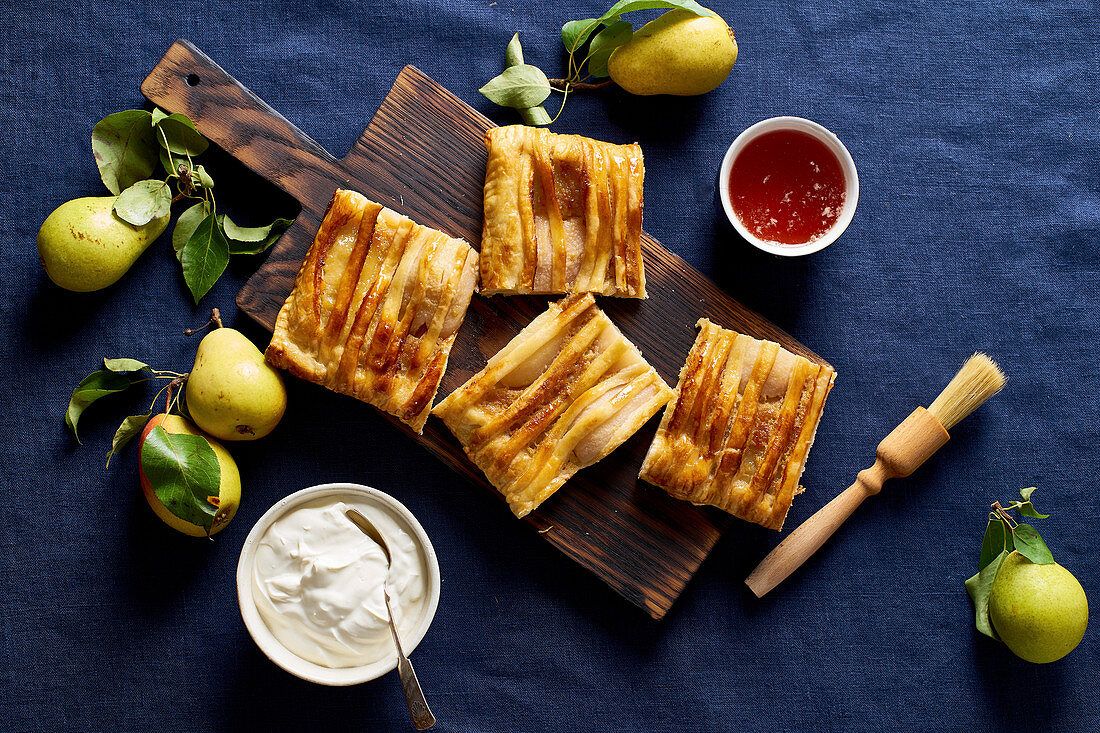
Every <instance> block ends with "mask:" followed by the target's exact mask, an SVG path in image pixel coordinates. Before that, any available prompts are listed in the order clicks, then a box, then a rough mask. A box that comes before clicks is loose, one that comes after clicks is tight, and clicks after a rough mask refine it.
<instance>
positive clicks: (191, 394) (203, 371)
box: [186, 328, 286, 440]
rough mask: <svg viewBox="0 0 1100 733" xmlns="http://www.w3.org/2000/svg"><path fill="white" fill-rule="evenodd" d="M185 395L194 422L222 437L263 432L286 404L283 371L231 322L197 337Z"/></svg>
mask: <svg viewBox="0 0 1100 733" xmlns="http://www.w3.org/2000/svg"><path fill="white" fill-rule="evenodd" d="M186 397H187V410H188V412H190V413H191V417H192V418H193V419H194V420H195V424H196V425H198V426H199V427H200V428H202V429H203V430H205V431H206V432H208V433H210V434H211V435H213V436H214V437H216V438H221V439H222V440H255V439H256V438H262V437H264V436H265V435H267V434H268V433H270V432H271V431H272V430H274V429H275V426H276V425H278V424H279V420H280V419H282V417H283V412H284V411H285V410H286V385H284V384H283V377H282V375H280V374H279V372H277V371H275V370H274V369H272V368H271V367H270V366H268V365H267V362H265V361H264V355H263V354H262V353H260V350H259V349H257V348H256V346H255V345H254V344H253V343H252V342H251V341H249V340H248V339H247V338H246V337H245V335H244V334H243V333H241V332H240V331H237V330H236V329H233V328H217V329H215V330H213V331H211V332H210V333H208V334H207V335H206V336H205V337H204V338H203V340H202V341H201V342H200V343H199V350H198V352H197V353H196V354H195V366H194V368H193V369H192V370H191V374H190V376H188V377H187V393H186Z"/></svg>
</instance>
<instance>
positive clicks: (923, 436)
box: [745, 352, 1006, 598]
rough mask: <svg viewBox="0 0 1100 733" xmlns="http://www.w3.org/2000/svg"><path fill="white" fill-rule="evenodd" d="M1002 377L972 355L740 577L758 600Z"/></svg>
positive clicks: (915, 464)
mask: <svg viewBox="0 0 1100 733" xmlns="http://www.w3.org/2000/svg"><path fill="white" fill-rule="evenodd" d="M1005 381H1006V378H1005V375H1004V374H1003V373H1002V372H1001V370H1000V369H999V368H998V367H997V364H996V363H995V362H994V361H993V360H992V359H990V358H989V357H988V356H986V355H985V354H982V353H980V352H979V353H976V354H974V355H973V356H971V357H970V358H969V359H967V360H966V363H965V364H963V365H962V368H961V369H960V370H959V373H958V374H956V375H955V378H954V379H952V380H951V383H950V384H948V385H947V387H946V388H945V389H944V390H943V392H941V393H940V396H939V397H937V398H936V399H935V400H934V401H933V402H932V404H931V405H929V406H928V409H925V408H923V407H918V408H917V409H916V410H914V411H913V412H912V414H911V415H909V417H907V418H905V420H904V421H903V422H902V423H901V425H898V426H897V427H896V428H894V430H893V432H891V433H890V434H889V435H887V436H886V438H884V439H883V441H882V442H881V443H879V444H878V449H877V450H876V451H875V465H873V466H871V467H870V468H868V469H865V470H863V471H860V473H859V476H858V477H857V478H856V482H855V483H854V484H852V485H851V486H850V487H848V488H847V489H845V490H844V491H843V492H841V493H840V495H839V496H837V497H836V498H835V499H833V500H832V501H830V502H829V503H828V504H826V505H825V506H823V507H822V508H821V509H819V510H818V511H817V513H816V514H814V515H813V516H812V517H810V518H809V519H807V520H806V521H805V522H803V523H802V525H801V526H799V527H798V528H797V529H796V530H795V531H794V532H792V533H791V534H790V535H788V537H787V538H786V539H785V540H783V541H782V542H780V543H779V545H778V546H777V547H776V548H775V549H774V550H772V551H771V552H770V553H769V554H768V556H767V557H765V558H764V559H763V560H762V561H761V563H760V564H759V565H757V566H756V569H755V570H753V571H752V574H750V575H749V577H748V578H746V579H745V583H746V584H747V585H748V586H749V589H750V590H752V592H753V593H755V594H756V596H757V598H761V597H763V596H764V594H765V593H767V592H768V591H770V590H771V589H772V588H774V587H775V586H777V585H779V584H780V583H781V582H783V580H784V579H785V578H786V577H787V576H788V575H790V574H791V573H793V572H794V571H795V570H797V569H798V568H799V567H800V566H801V565H802V563H804V562H806V560H808V559H809V558H810V556H811V555H813V554H814V553H815V552H817V549H818V548H819V547H821V546H822V545H823V544H825V541H826V540H828V539H829V537H831V536H832V534H833V532H835V531H836V530H837V529H838V528H839V527H840V525H841V524H843V523H844V520H845V519H847V518H848V517H849V516H851V514H852V512H854V511H855V509H856V507H858V506H859V505H860V504H861V503H862V502H863V500H864V499H866V498H867V497H868V496H873V495H874V494H877V493H878V492H879V491H881V490H882V483H883V482H884V481H885V480H886V479H889V478H897V477H901V476H908V475H910V474H911V473H913V471H916V470H917V468H919V467H920V466H921V464H923V463H924V462H925V461H927V460H928V459H929V458H931V457H932V454H933V453H935V452H936V451H937V450H939V449H940V448H941V447H943V445H944V444H945V443H946V442H947V441H948V439H949V438H950V437H951V436H949V435H948V434H947V431H948V430H950V429H951V428H953V427H955V425H957V424H958V422H959V421H960V420H962V419H963V418H964V417H966V416H967V415H969V414H970V413H971V412H973V411H974V410H975V409H977V408H978V406H979V405H981V404H982V403H983V402H985V401H986V400H988V399H989V398H990V397H992V396H993V395H995V394H997V392H999V391H1000V390H1001V388H1002V387H1004V385H1005Z"/></svg>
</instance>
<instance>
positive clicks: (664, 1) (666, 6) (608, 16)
mask: <svg viewBox="0 0 1100 733" xmlns="http://www.w3.org/2000/svg"><path fill="white" fill-rule="evenodd" d="M676 9H679V10H687V11H688V12H691V13H695V14H696V15H701V16H707V15H713V16H715V17H717V16H718V14H717V13H715V12H714V11H713V10H709V9H707V8H704V7H703V6H702V5H700V4H699V3H697V2H692V1H691V0H620V2H617V3H615V4H614V5H612V6H611V8H610V9H608V11H607V12H606V13H604V14H603V15H602V16H600V17H599V18H586V19H584V20H571V21H569V22H568V23H566V24H565V25H563V26H562V27H561V42H562V44H564V45H565V50H566V51H568V52H569V53H574V52H575V51H577V49H579V48H580V47H581V46H583V45H584V43H585V41H587V40H588V38H589V36H591V35H592V34H593V33H595V32H596V31H597V30H598V29H599V27H600V25H601V24H602V25H610V24H612V23H614V22H615V21H617V20H619V16H621V15H622V14H623V13H630V12H633V11H635V10H676Z"/></svg>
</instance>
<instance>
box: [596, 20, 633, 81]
mask: <svg viewBox="0 0 1100 733" xmlns="http://www.w3.org/2000/svg"><path fill="white" fill-rule="evenodd" d="M633 37H634V27H633V26H632V25H630V23H627V22H626V21H625V20H617V21H615V22H614V23H612V24H611V25H609V26H607V27H606V28H604V29H603V30H602V31H600V32H599V33H597V34H596V37H595V38H593V39H592V44H591V45H590V46H589V47H588V73H589V74H591V75H592V76H607V60H608V59H609V58H611V52H612V51H614V50H615V49H616V48H618V47H619V46H621V45H623V44H624V43H627V42H628V41H629V40H630V39H631V38H633Z"/></svg>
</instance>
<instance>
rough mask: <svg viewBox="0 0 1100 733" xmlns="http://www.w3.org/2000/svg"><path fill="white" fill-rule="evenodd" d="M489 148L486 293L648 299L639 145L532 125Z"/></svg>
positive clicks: (493, 140) (494, 136)
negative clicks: (607, 141)
mask: <svg viewBox="0 0 1100 733" xmlns="http://www.w3.org/2000/svg"><path fill="white" fill-rule="evenodd" d="M485 146H486V147H487V148H488V150H489V164H488V167H487V168H486V172H485V226H484V228H483V230H482V237H481V292H482V293H483V294H485V295H494V294H497V293H505V294H513V295H514V294H521V293H584V292H592V293H600V294H602V295H616V296H621V297H627V298H644V297H646V294H645V270H644V269H643V267H642V247H641V236H642V179H643V177H644V175H645V167H644V165H643V164H642V149H641V148H640V147H638V146H637V145H612V144H610V143H604V142H599V141H597V140H592V139H589V138H586V137H581V136H579V135H557V134H555V133H552V132H549V131H547V130H544V129H542V128H540V127H528V126H526V125H511V126H508V127H497V128H493V129H491V130H489V131H488V132H487V133H485Z"/></svg>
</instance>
